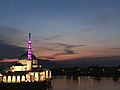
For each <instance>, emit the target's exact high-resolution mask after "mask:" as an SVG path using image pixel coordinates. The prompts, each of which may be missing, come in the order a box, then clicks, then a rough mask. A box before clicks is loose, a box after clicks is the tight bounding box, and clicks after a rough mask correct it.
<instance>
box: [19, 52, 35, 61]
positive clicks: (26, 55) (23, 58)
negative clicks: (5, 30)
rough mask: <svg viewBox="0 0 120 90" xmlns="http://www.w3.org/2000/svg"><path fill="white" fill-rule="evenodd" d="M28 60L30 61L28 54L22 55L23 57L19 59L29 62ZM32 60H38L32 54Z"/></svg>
mask: <svg viewBox="0 0 120 90" xmlns="http://www.w3.org/2000/svg"><path fill="white" fill-rule="evenodd" d="M27 59H28V54H27V53H25V54H23V55H21V56H20V57H19V58H18V60H27ZM32 60H37V58H36V57H35V55H34V54H32Z"/></svg>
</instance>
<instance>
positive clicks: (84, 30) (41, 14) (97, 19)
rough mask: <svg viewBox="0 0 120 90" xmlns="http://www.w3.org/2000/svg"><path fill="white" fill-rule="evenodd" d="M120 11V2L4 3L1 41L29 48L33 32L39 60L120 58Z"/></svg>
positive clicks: (59, 0)
mask: <svg viewBox="0 0 120 90" xmlns="http://www.w3.org/2000/svg"><path fill="white" fill-rule="evenodd" d="M119 9H120V0H0V30H1V34H0V37H2V38H1V41H4V43H5V44H7V45H9V44H10V45H11V44H12V45H15V46H18V47H23V48H25V47H26V46H27V45H26V43H27V42H25V41H26V39H27V35H28V32H31V33H32V39H33V52H34V53H35V54H36V55H37V56H38V57H53V58H56V59H71V58H79V57H88V56H90V57H92V56H120V54H119V53H120V10H119ZM15 32H16V33H15ZM6 35H7V36H6ZM82 45H83V46H82ZM68 46H69V47H68ZM70 46H71V47H70ZM72 46H74V47H72Z"/></svg>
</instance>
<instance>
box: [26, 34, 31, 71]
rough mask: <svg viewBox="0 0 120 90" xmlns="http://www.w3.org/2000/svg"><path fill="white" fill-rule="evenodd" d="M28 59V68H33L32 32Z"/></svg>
mask: <svg viewBox="0 0 120 90" xmlns="http://www.w3.org/2000/svg"><path fill="white" fill-rule="evenodd" d="M28 37H29V38H28V60H27V70H31V69H32V40H31V33H29V36H28Z"/></svg>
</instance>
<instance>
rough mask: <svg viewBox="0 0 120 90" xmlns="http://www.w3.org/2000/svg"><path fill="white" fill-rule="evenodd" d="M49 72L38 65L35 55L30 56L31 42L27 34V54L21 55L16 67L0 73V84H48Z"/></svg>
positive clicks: (49, 79)
mask: <svg viewBox="0 0 120 90" xmlns="http://www.w3.org/2000/svg"><path fill="white" fill-rule="evenodd" d="M50 81H51V71H50V70H49V69H43V68H42V66H41V65H38V62H37V59H36V57H35V55H33V54H32V40H31V34H30V33H29V40H28V52H27V53H25V54H23V55H21V56H20V57H19V59H18V61H17V64H16V65H13V66H11V67H10V68H7V69H5V70H3V71H2V72H1V73H0V83H22V82H50Z"/></svg>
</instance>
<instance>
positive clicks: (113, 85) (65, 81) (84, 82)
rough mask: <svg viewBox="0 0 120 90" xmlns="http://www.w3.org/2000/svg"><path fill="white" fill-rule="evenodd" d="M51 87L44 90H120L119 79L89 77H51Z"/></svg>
mask: <svg viewBox="0 0 120 90" xmlns="http://www.w3.org/2000/svg"><path fill="white" fill-rule="evenodd" d="M52 83H53V85H52V87H50V88H49V89H46V90H120V79H117V80H113V79H112V78H105V77H102V78H99V77H98V78H95V77H90V76H80V77H69V76H57V77H53V81H52Z"/></svg>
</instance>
